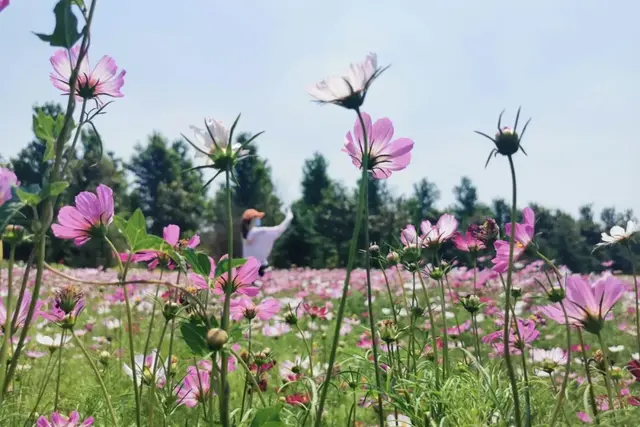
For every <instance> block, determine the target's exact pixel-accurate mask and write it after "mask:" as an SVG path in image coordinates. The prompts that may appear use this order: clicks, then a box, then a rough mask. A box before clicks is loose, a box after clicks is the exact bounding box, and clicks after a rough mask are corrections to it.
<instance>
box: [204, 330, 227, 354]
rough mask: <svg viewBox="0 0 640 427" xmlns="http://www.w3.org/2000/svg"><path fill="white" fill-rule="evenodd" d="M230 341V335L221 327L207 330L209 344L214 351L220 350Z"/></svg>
mask: <svg viewBox="0 0 640 427" xmlns="http://www.w3.org/2000/svg"><path fill="white" fill-rule="evenodd" d="M227 341H229V335H228V334H227V333H226V332H225V331H224V330H222V329H220V328H213V329H209V332H207V345H208V346H209V349H211V350H212V351H220V350H221V349H222V347H224V345H225V344H226V343H227Z"/></svg>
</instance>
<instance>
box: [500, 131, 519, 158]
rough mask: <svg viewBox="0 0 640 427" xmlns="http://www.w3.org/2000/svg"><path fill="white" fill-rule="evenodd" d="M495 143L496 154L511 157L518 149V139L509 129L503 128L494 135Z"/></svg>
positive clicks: (516, 134)
mask: <svg viewBox="0 0 640 427" xmlns="http://www.w3.org/2000/svg"><path fill="white" fill-rule="evenodd" d="M495 143H496V148H497V149H498V153H500V154H502V155H504V156H511V155H513V154H515V153H517V152H518V149H519V148H520V137H519V136H518V133H517V132H515V131H514V130H513V129H511V128H510V127H503V128H502V129H500V130H499V131H498V133H496V137H495Z"/></svg>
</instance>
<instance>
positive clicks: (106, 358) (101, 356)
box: [98, 350, 111, 366]
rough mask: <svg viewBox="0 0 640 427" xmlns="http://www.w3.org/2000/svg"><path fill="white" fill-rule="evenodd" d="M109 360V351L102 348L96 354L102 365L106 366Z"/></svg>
mask: <svg viewBox="0 0 640 427" xmlns="http://www.w3.org/2000/svg"><path fill="white" fill-rule="evenodd" d="M110 360H111V353H109V352H108V351H106V350H102V351H101V352H100V354H99V355H98V361H99V362H100V363H102V364H103V365H104V366H107V365H108V364H109V361H110Z"/></svg>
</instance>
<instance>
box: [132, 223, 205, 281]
mask: <svg viewBox="0 0 640 427" xmlns="http://www.w3.org/2000/svg"><path fill="white" fill-rule="evenodd" d="M162 238H163V239H164V240H165V242H167V243H168V244H169V245H171V247H173V248H174V249H176V250H180V249H183V248H191V249H193V248H195V247H197V246H198V245H199V244H200V236H199V235H197V234H195V235H193V237H191V239H189V240H187V239H183V240H180V227H179V226H177V225H175V224H169V225H167V226H166V227H164V228H163V229H162ZM120 255H121V258H122V256H124V257H125V260H126V259H128V258H129V254H128V253H125V254H120ZM132 261H133V262H149V264H147V268H149V270H153V269H154V268H156V267H157V266H158V265H159V264H160V262H161V261H166V264H167V268H168V269H169V270H173V269H174V268H176V264H175V262H174V261H173V260H172V259H168V258H167V257H166V256H165V255H164V254H163V253H162V252H158V251H143V252H139V253H137V254H135V255H133V259H132Z"/></svg>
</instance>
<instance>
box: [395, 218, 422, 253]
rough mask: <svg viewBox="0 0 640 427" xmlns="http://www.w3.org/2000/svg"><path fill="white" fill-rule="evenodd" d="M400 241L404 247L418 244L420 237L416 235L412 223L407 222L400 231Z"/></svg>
mask: <svg viewBox="0 0 640 427" xmlns="http://www.w3.org/2000/svg"><path fill="white" fill-rule="evenodd" d="M400 241H401V242H402V244H403V245H404V247H405V248H406V247H409V246H412V247H417V246H420V245H421V243H420V237H419V236H418V232H417V231H416V227H415V226H414V225H413V224H408V225H407V226H406V227H405V228H404V229H403V230H402V231H401V232H400Z"/></svg>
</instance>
